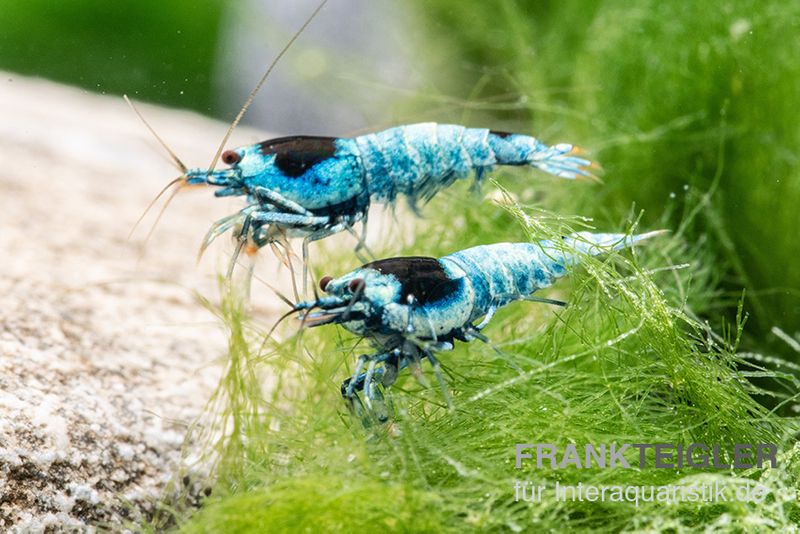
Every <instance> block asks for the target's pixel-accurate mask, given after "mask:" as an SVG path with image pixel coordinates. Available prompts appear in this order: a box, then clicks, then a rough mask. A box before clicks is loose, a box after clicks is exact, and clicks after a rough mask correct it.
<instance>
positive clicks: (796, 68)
mask: <svg viewBox="0 0 800 534" xmlns="http://www.w3.org/2000/svg"><path fill="white" fill-rule="evenodd" d="M417 4H418V6H419V9H418V11H419V14H420V17H422V19H423V20H424V21H425V23H423V24H422V27H423V28H425V29H426V30H428V31H427V40H426V42H425V49H426V50H439V51H441V54H438V53H436V54H430V53H429V54H426V56H425V57H426V59H428V62H429V63H430V64H431V70H430V72H431V76H432V77H433V78H434V80H435V83H436V84H437V85H439V86H444V87H445V89H443V92H445V93H447V94H449V95H461V96H463V97H464V98H465V99H466V100H467V101H468V102H467V104H468V105H469V106H471V107H479V108H480V110H481V113H482V114H480V115H474V114H473V115H470V117H469V120H470V121H471V123H474V124H483V123H486V121H490V122H488V124H491V125H492V126H493V127H498V121H504V122H506V123H507V124H505V125H503V124H501V126H504V127H505V128H507V129H512V128H516V129H518V130H521V131H532V132H536V133H537V134H538V135H541V136H543V137H545V138H546V139H554V140H561V139H565V140H570V141H572V140H577V141H578V142H580V143H581V144H583V145H584V146H586V147H588V148H589V149H591V150H592V151H593V152H594V155H595V156H596V157H597V159H598V160H599V161H600V162H601V163H602V165H603V166H604V167H605V169H606V171H607V172H606V183H605V186H604V187H603V188H598V189H595V190H592V192H591V194H590V195H586V196H584V198H582V199H574V198H573V199H572V201H571V202H570V203H567V204H563V205H559V206H557V207H556V206H554V207H553V209H561V208H562V206H566V207H568V208H569V209H570V210H571V212H573V213H581V214H584V215H591V216H594V217H598V218H599V220H601V221H604V222H612V223H617V222H618V221H619V220H620V218H621V217H623V216H624V214H626V213H627V211H628V210H629V209H630V206H631V205H632V204H633V203H635V204H636V206H637V207H639V208H644V210H645V215H644V219H643V222H644V223H645V224H648V225H649V224H653V223H654V222H655V221H656V220H657V219H658V218H659V217H660V216H661V214H662V213H663V211H664V206H669V207H671V209H672V211H673V213H674V217H673V219H672V225H671V226H674V225H675V224H677V222H678V221H680V220H681V218H682V213H683V211H684V210H685V209H687V208H686V206H689V207H691V206H694V205H696V199H697V197H698V196H699V195H702V194H704V193H705V192H706V191H709V190H713V194H712V195H711V196H710V199H709V204H710V206H709V207H712V208H713V211H711V210H708V209H707V208H703V210H704V213H703V214H702V216H701V217H698V218H696V219H695V221H694V222H693V225H692V226H691V227H690V228H687V231H688V232H689V236H690V238H691V239H692V240H693V241H699V240H700V239H704V240H705V241H704V243H705V246H707V247H708V248H709V249H711V250H712V251H713V253H714V254H713V256H712V257H711V258H709V260H710V261H712V262H713V266H714V268H715V269H716V271H717V272H718V273H719V277H720V279H721V280H722V282H723V285H722V289H723V290H724V291H725V292H726V293H728V294H729V295H732V296H733V298H728V299H726V300H725V301H722V302H721V304H723V305H724V306H725V308H723V309H722V310H721V311H722V312H724V313H726V314H727V316H728V317H729V318H731V317H732V316H733V314H734V313H735V308H736V301H737V299H738V296H739V295H740V294H741V288H742V287H746V288H747V302H746V308H747V310H748V311H750V312H752V316H751V321H750V324H749V325H748V326H749V328H748V335H747V336H746V340H745V341H746V344H747V345H749V346H750V347H751V348H755V349H757V350H765V351H778V352H782V353H783V354H784V355H785V356H787V357H791V358H795V359H796V358H798V355H797V354H796V353H794V352H793V351H790V350H789V349H788V348H787V346H786V345H785V344H784V343H782V342H780V341H778V340H777V339H776V338H775V337H774V336H771V335H770V334H769V332H770V330H771V328H772V327H773V326H778V327H780V328H783V329H787V330H788V331H790V332H792V331H794V330H792V329H795V330H796V325H797V324H798V323H800V291H798V288H800V267H799V266H798V263H797V261H796V257H797V252H798V250H800V249H798V246H797V242H796V239H795V234H796V229H797V225H798V220H800V219H798V217H797V214H796V207H797V206H798V205H800V159H798V157H797V153H798V146H800V128H798V126H797V125H798V124H800V111H799V110H800V106H798V105H797V104H798V96H797V95H798V94H800V63H798V62H797V60H796V58H797V57H798V55H799V54H800V31H798V29H800V6H798V5H787V4H786V3H785V2H780V1H776V0H768V1H755V0H734V1H724V2H723V1H712V2H695V3H685V2H659V1H655V0H637V1H635V2H631V1H621V0H606V1H600V2H596V1H593V0H567V1H560V2H547V1H544V2H542V1H538V0H537V1H533V0H529V1H523V0H518V1H512V0H504V1H502V2H497V3H489V4H479V3H470V4H466V5H465V4H464V3H463V2H455V1H448V0H445V1H442V2H435V3H431V2H417ZM454 56H455V57H459V58H460V60H461V61H459V62H453V61H452V60H451V59H450V58H452V57H454ZM471 64H472V65H475V66H476V67H475V68H469V67H468V68H463V67H464V65H471ZM454 66H455V67H456V68H454ZM477 66H479V67H477ZM459 67H460V68H459ZM476 71H477V72H476ZM496 95H505V98H504V100H503V105H497V106H495V108H493V104H495V103H496V100H495V99H494V97H495V96H496ZM520 98H522V100H520ZM508 104H511V105H508ZM493 109H494V112H493V113H492V110H493ZM461 113H463V108H462V110H456V111H455V113H454V114H453V115H454V116H453V119H458V118H459V114H461ZM720 139H722V141H723V142H722V147H721V148H722V151H721V152H722V156H723V157H722V158H720ZM718 317H719V313H716V314H714V316H712V319H713V320H716V319H717V318H718Z"/></svg>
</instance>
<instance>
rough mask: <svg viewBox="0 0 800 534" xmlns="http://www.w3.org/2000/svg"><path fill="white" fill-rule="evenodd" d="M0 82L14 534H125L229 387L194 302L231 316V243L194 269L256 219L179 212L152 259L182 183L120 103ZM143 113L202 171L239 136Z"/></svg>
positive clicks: (4, 427)
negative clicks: (188, 434) (163, 195)
mask: <svg viewBox="0 0 800 534" xmlns="http://www.w3.org/2000/svg"><path fill="white" fill-rule="evenodd" d="M0 74H2V76H0V80H1V81H0V116H2V117H3V118H2V120H0V143H2V147H3V149H2V151H0V188H1V189H2V194H1V195H0V531H24V532H27V531H33V532H37V531H43V530H45V529H47V530H48V531H50V530H54V529H55V530H69V529H78V530H85V529H86V530H92V529H94V528H103V529H106V528H110V529H111V530H120V529H122V528H124V527H125V526H126V525H128V526H130V525H131V524H133V525H135V524H136V523H137V522H138V521H140V520H141V519H142V517H145V516H146V514H147V513H148V510H150V507H151V506H152V502H153V499H155V498H157V497H158V496H159V494H160V492H162V491H163V488H164V486H165V483H166V482H167V481H168V480H169V479H170V478H171V477H172V476H174V473H175V472H176V466H177V463H178V462H179V461H180V458H181V447H182V444H183V438H184V433H185V429H186V425H187V424H188V423H190V422H191V421H192V420H193V419H194V418H195V417H196V416H197V415H198V414H199V413H201V411H202V408H203V406H204V404H205V402H206V400H207V399H208V397H209V395H210V393H211V391H212V389H213V387H214V386H215V385H216V379H217V376H218V374H219V367H218V366H216V365H213V363H214V361H215V360H218V359H219V358H220V357H221V356H222V355H223V354H224V351H225V337H224V333H223V332H222V330H221V329H220V327H219V325H218V324H217V322H216V321H215V319H214V317H213V315H212V314H211V313H209V312H208V311H206V310H205V309H204V308H203V307H202V306H201V305H200V304H198V302H197V300H196V298H195V297H194V292H195V291H197V292H199V293H201V294H202V295H204V296H207V297H209V298H210V299H211V300H217V296H218V290H217V282H216V275H217V273H218V272H220V268H221V266H222V265H223V264H224V258H225V254H224V253H223V250H224V249H227V250H226V252H227V251H229V250H230V243H229V241H228V240H227V239H220V240H219V243H217V244H215V247H212V250H210V251H209V252H208V253H207V254H206V256H205V258H204V260H203V261H202V262H201V263H200V264H199V265H196V263H195V255H196V252H197V247H198V245H199V242H200V240H201V239H202V237H203V235H204V234H205V231H206V230H207V228H208V227H209V225H210V224H211V222H212V221H214V220H216V219H218V218H219V217H221V216H223V215H225V214H227V213H230V212H231V211H232V210H234V209H236V208H237V207H238V206H240V202H241V201H237V200H235V199H234V200H220V199H214V198H213V197H212V195H211V194H210V192H209V191H205V190H203V191H199V192H194V193H186V194H181V195H178V197H177V198H176V199H175V201H174V202H173V203H172V205H171V207H170V209H169V210H168V211H167V213H166V214H165V216H164V218H163V220H162V221H161V223H160V225H159V227H158V229H157V230H156V232H155V233H154V235H153V237H152V238H151V239H150V241H149V243H148V244H147V246H146V247H145V246H143V244H142V241H143V236H144V235H145V234H146V233H147V229H148V226H149V224H151V223H152V217H151V218H150V219H149V220H147V221H146V222H145V224H144V225H143V228H141V229H140V230H139V231H138V232H137V234H136V237H135V238H134V239H132V240H128V238H127V236H128V233H129V231H130V229H131V227H132V226H133V224H134V222H135V221H136V219H137V217H138V216H139V215H140V213H141V212H142V210H143V209H144V207H145V206H146V205H147V204H148V202H149V201H150V200H151V199H152V197H153V196H154V194H155V193H156V192H157V191H158V190H159V189H160V188H161V187H162V186H163V185H164V184H165V183H166V182H167V181H168V180H169V179H171V178H172V177H174V176H176V175H177V174H178V172H177V171H175V169H174V168H173V167H171V165H170V164H169V162H168V161H166V158H164V157H163V151H162V150H161V149H160V147H158V146H157V145H156V144H155V142H153V141H152V138H151V137H150V136H149V134H148V133H147V131H146V130H145V129H144V127H143V126H142V124H141V123H140V122H139V121H138V119H137V118H136V116H135V115H134V114H133V112H132V111H131V110H130V109H129V108H128V107H127V106H126V105H125V103H124V102H123V100H122V99H121V98H119V97H104V96H98V95H91V94H89V93H86V92H84V91H81V90H77V89H72V88H67V87H63V86H58V85H54V84H51V83H48V82H44V81H40V80H33V79H27V78H23V77H20V76H17V75H14V74H9V73H0ZM141 109H142V112H143V113H144V114H145V116H146V117H147V118H148V120H149V121H150V122H151V123H152V124H153V125H154V127H155V128H156V129H157V130H158V131H159V133H160V134H161V135H162V137H164V139H166V140H167V141H168V142H170V143H171V144H173V148H174V149H175V151H176V152H177V153H178V154H179V155H180V157H182V158H184V160H185V161H186V163H187V164H189V165H190V166H203V165H207V164H208V162H209V161H210V159H211V157H212V155H213V152H214V150H215V148H216V146H217V144H218V143H219V141H220V139H221V138H222V136H223V134H224V131H225V129H226V127H227V125H225V124H222V123H217V122H213V121H210V120H208V119H205V118H202V117H200V116H198V115H195V114H191V113H186V112H179V111H168V110H163V109H159V108H155V107H151V106H141ZM259 138H261V139H263V134H259V133H256V132H253V131H248V130H246V129H239V130H237V132H236V134H235V136H234V139H233V141H232V143H231V144H232V145H235V144H241V143H249V142H253V141H256V140H259ZM270 261H274V260H272V259H271V258H270V259H266V263H269V262H270ZM272 272H274V271H272ZM275 310H277V305H275ZM275 310H272V311H275ZM270 311H271V310H269V309H267V313H269V312H270ZM126 521H130V523H126Z"/></svg>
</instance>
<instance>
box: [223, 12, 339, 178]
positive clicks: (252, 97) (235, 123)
mask: <svg viewBox="0 0 800 534" xmlns="http://www.w3.org/2000/svg"><path fill="white" fill-rule="evenodd" d="M327 3H328V0H322V2H320V4H319V5H318V6H317V8H316V9H315V10H314V12H313V13H311V15H310V16H309V17H308V18H307V19H306V21H305V22H304V23H303V25H302V26H300V29H299V30H297V31H296V32H295V34H294V35H293V36H292V38H291V39H289V42H288V43H286V44H285V45H284V47H283V48H282V49H281V51H280V52H279V53H278V55H277V56H275V59H273V60H272V63H270V64H269V67H268V68H267V71H266V72H265V73H264V75H263V76H262V77H261V79H260V80H259V81H258V84H256V87H255V89H253V90H252V91H251V92H250V95H249V96H248V97H247V100H245V102H244V105H243V106H242V109H240V110H239V114H238V115H236V118H235V119H233V122H232V123H231V126H230V128H228V131H227V132H226V133H225V137H223V138H222V143H220V145H219V148H218V149H217V153H216V154H215V155H214V159H213V160H211V165H209V166H208V168H209V171H213V170H214V167H216V166H217V162H218V161H219V158H220V156H221V155H222V151H223V149H224V148H225V144H226V143H227V142H228V139H230V138H231V135H232V134H233V131H234V130H235V129H236V127H237V126H238V125H239V122H240V121H241V120H242V117H244V114H245V113H247V110H248V109H249V108H250V105H251V104H252V103H253V100H255V98H256V95H257V94H258V92H259V91H260V90H261V87H262V86H263V85H264V82H266V81H267V78H268V77H269V75H270V74H271V73H272V69H274V68H275V65H277V64H278V61H280V60H281V58H282V57H283V56H284V54H286V52H287V51H288V50H289V48H291V46H292V45H293V44H294V42H295V41H296V40H297V38H298V37H300V34H302V33H303V32H304V31H305V29H306V28H307V27H308V25H309V24H311V21H312V20H314V18H315V17H316V16H317V13H319V12H320V11H321V10H322V8H323V7H325V4H327Z"/></svg>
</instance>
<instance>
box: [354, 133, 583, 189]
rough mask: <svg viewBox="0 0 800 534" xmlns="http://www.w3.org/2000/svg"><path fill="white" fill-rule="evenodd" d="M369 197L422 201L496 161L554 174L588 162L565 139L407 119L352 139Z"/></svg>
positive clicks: (575, 173)
mask: <svg viewBox="0 0 800 534" xmlns="http://www.w3.org/2000/svg"><path fill="white" fill-rule="evenodd" d="M352 142H353V143H354V144H355V148H356V149H357V151H358V153H359V155H360V157H361V160H362V164H363V166H364V170H365V174H366V180H367V188H368V189H369V193H370V195H371V196H372V198H373V199H375V200H377V201H381V202H387V203H388V202H392V201H394V200H395V199H396V197H397V196H398V195H400V194H403V195H406V196H407V197H409V199H410V200H411V201H412V202H414V201H416V200H417V199H420V200H423V201H426V200H429V199H430V198H431V197H433V196H434V195H435V194H436V193H437V192H438V191H440V190H441V189H444V188H445V187H447V186H449V185H450V184H452V183H453V182H454V181H455V180H457V179H459V178H464V177H466V176H468V175H469V174H470V173H471V172H473V171H474V172H475V174H476V176H477V178H478V179H479V180H480V178H482V177H483V175H484V174H485V173H487V172H488V171H491V170H492V169H493V168H494V167H495V166H497V165H517V166H519V165H528V166H532V167H537V168H539V169H541V170H543V171H545V172H548V173H550V174H553V175H555V176H558V177H561V178H567V179H575V178H578V177H580V176H591V172H590V170H589V169H590V168H591V165H592V164H591V162H590V161H589V160H586V159H583V158H580V157H577V156H575V152H576V150H575V147H573V145H570V144H559V145H554V146H548V145H546V144H544V143H542V142H541V141H539V140H537V139H536V138H534V137H531V136H528V135H522V134H510V133H505V132H497V131H493V130H489V129H486V128H466V127H464V126H459V125H453V124H436V123H433V122H428V123H420V124H409V125H405V126H397V127H395V128H389V129H388V130H384V131H381V132H377V133H373V134H368V135H363V136H360V137H356V138H353V139H352Z"/></svg>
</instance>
